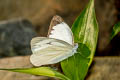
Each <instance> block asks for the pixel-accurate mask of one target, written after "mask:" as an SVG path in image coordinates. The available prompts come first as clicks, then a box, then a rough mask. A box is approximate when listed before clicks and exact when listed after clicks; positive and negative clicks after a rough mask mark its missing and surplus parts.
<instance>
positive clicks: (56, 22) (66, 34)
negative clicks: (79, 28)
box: [48, 16, 74, 45]
mask: <svg viewBox="0 0 120 80" xmlns="http://www.w3.org/2000/svg"><path fill="white" fill-rule="evenodd" d="M48 37H49V38H55V39H59V40H63V41H65V42H67V43H69V44H71V45H74V41H73V34H72V31H71V29H70V27H69V26H68V25H67V24H66V23H65V22H64V21H63V19H62V18H61V17H60V16H54V17H53V19H52V20H51V24H50V28H49V32H48Z"/></svg>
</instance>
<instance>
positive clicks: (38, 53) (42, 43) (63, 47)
mask: <svg viewBox="0 0 120 80" xmlns="http://www.w3.org/2000/svg"><path fill="white" fill-rule="evenodd" d="M31 49H32V52H33V53H34V54H33V55H32V56H31V57H30V61H31V62H32V64H33V65H35V66H41V65H46V64H53V63H57V62H60V61H62V60H64V59H66V58H67V57H70V56H72V55H73V54H74V53H72V49H73V46H72V45H70V44H69V43H67V42H65V41H62V40H58V39H53V38H46V37H36V38H33V39H32V40H31Z"/></svg>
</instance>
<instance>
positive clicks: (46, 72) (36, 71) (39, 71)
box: [0, 67, 70, 80]
mask: <svg viewBox="0 0 120 80" xmlns="http://www.w3.org/2000/svg"><path fill="white" fill-rule="evenodd" d="M0 70H6V71H12V72H20V73H26V74H32V75H40V76H48V77H56V78H59V79H61V80H70V79H69V78H67V77H66V76H64V75H63V74H61V73H59V72H57V71H55V70H53V69H51V68H49V67H39V68H17V69H0Z"/></svg>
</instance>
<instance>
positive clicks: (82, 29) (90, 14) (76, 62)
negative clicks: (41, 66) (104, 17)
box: [61, 0, 98, 80]
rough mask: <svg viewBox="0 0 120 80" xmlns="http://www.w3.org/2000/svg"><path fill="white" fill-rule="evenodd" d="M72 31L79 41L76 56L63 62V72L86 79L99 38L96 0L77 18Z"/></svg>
mask: <svg viewBox="0 0 120 80" xmlns="http://www.w3.org/2000/svg"><path fill="white" fill-rule="evenodd" d="M72 31H73V35H74V40H75V42H76V43H79V47H78V51H77V53H75V55H74V56H72V57H70V58H68V59H66V60H64V61H62V62H61V66H62V69H63V72H64V73H65V75H66V76H67V77H69V78H70V79H71V80H84V78H85V76H86V74H87V71H88V69H89V66H90V64H91V62H92V59H93V56H94V53H95V50H96V44H97V39H98V24H97V21H96V16H95V10H94V0H90V2H89V4H88V5H87V7H86V8H85V9H84V10H83V11H82V13H81V14H80V16H79V17H78V18H77V19H76V20H75V22H74V24H73V26H72Z"/></svg>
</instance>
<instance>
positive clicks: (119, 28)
mask: <svg viewBox="0 0 120 80" xmlns="http://www.w3.org/2000/svg"><path fill="white" fill-rule="evenodd" d="M119 32H120V22H118V23H117V24H115V25H114V27H113V30H112V33H111V36H110V39H111V40H112V39H113V37H115V36H116V35H117V34H118V33H119Z"/></svg>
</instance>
